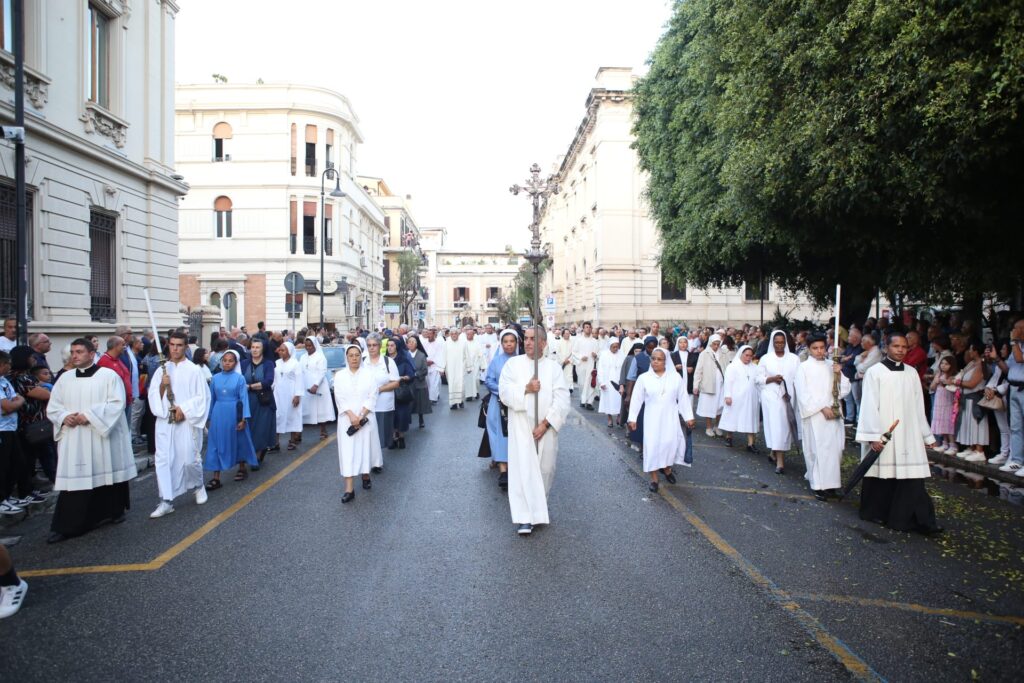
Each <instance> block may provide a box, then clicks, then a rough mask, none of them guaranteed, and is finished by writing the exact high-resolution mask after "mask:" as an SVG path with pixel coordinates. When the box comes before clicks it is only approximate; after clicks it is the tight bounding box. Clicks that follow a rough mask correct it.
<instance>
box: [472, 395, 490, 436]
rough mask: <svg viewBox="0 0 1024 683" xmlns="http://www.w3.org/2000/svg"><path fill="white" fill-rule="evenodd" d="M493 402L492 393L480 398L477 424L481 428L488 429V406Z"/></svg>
mask: <svg viewBox="0 0 1024 683" xmlns="http://www.w3.org/2000/svg"><path fill="white" fill-rule="evenodd" d="M490 403H491V394H487V395H486V396H484V397H483V398H482V399H480V415H479V416H478V417H477V418H476V426H477V427H479V428H480V429H487V406H488V405H490Z"/></svg>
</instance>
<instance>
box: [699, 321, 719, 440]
mask: <svg viewBox="0 0 1024 683" xmlns="http://www.w3.org/2000/svg"><path fill="white" fill-rule="evenodd" d="M721 343H722V338H721V337H720V336H718V335H717V334H713V335H711V338H710V339H708V345H707V348H705V349H704V350H703V351H701V352H700V356H698V357H697V369H696V370H695V371H694V373H693V393H694V395H695V396H696V397H697V414H698V415H700V416H701V417H703V418H705V421H706V422H707V429H706V430H705V433H706V434H707V435H708V436H712V437H713V436H721V435H722V430H721V424H719V426H718V427H713V424H714V420H715V418H716V417H718V416H719V415H721V414H722V383H723V381H724V379H725V368H723V367H722V365H721V363H719V361H718V347H719V346H720V345H721Z"/></svg>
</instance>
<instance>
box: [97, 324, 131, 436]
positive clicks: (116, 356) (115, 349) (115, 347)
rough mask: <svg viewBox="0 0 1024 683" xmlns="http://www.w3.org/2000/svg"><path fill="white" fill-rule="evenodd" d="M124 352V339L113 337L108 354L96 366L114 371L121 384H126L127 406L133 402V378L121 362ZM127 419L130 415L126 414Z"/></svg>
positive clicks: (125, 400)
mask: <svg viewBox="0 0 1024 683" xmlns="http://www.w3.org/2000/svg"><path fill="white" fill-rule="evenodd" d="M123 352H124V339H121V338H120V337H111V338H110V339H108V340H107V352H106V353H104V354H103V355H101V356H100V359H99V362H97V363H96V365H98V366H100V367H101V368H107V369H108V370H113V372H114V374H115V375H117V376H118V378H120V380H121V383H122V384H124V404H125V405H126V406H127V405H130V404H131V402H132V376H131V372H130V371H129V370H128V368H126V367H125V366H124V363H122V362H121V359H120V357H121V354H122V353H123ZM127 419H128V415H127V414H126V415H125V420H127Z"/></svg>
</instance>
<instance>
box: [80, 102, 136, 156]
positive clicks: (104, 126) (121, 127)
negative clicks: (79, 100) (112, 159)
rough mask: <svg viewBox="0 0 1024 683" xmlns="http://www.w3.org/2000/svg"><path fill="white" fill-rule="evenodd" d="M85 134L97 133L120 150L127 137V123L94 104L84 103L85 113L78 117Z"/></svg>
mask: <svg viewBox="0 0 1024 683" xmlns="http://www.w3.org/2000/svg"><path fill="white" fill-rule="evenodd" d="M78 120H79V121H81V122H82V123H83V124H84V125H83V127H84V128H85V132H86V133H99V134H100V135H104V136H106V137H108V138H110V139H111V140H113V141H114V144H115V145H116V146H117V147H118V148H119V149H120V148H121V147H124V144H125V139H126V138H127V137H128V122H127V121H124V120H122V119H119V118H118V117H116V116H114V115H113V114H111V113H110V112H109V111H107V110H106V109H104V108H103V107H101V106H99V105H97V104H96V103H94V102H86V103H85V111H84V112H82V115H81V116H79V117H78Z"/></svg>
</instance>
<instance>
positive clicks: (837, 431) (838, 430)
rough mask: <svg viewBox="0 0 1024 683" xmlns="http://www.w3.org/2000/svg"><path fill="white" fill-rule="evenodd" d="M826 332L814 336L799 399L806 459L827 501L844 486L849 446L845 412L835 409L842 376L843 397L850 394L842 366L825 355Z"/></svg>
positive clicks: (799, 376) (818, 493)
mask: <svg viewBox="0 0 1024 683" xmlns="http://www.w3.org/2000/svg"><path fill="white" fill-rule="evenodd" d="M827 349H828V346H827V344H826V342H825V337H824V335H815V336H813V337H811V338H810V346H809V349H808V351H809V355H808V358H807V360H805V361H804V362H803V363H801V364H800V367H799V368H797V371H796V401H797V406H798V407H799V409H800V419H801V425H802V427H803V450H804V462H805V463H806V464H807V474H805V475H804V478H805V479H807V481H808V483H810V486H811V490H812V491H814V497H815V498H817V499H818V500H822V501H824V500H827V499H828V497H829V495H831V493H832V492H833V491H834V489H838V488H839V487H840V486H841V485H842V475H841V473H840V463H841V462H842V457H843V448H844V447H845V446H846V432H845V428H844V426H843V419H842V417H843V416H842V414H841V413H840V414H837V413H836V412H835V411H833V410H832V385H833V382H834V381H835V380H836V379H839V382H840V383H839V400H840V401H842V400H843V398H845V397H846V395H847V394H849V393H850V380H848V379H847V378H846V376H845V375H843V374H842V372H841V370H842V367H841V365H839V364H833V363H832V361H831V360H829V359H828V358H826V357H825V356H826V355H827V354H828V351H827Z"/></svg>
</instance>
